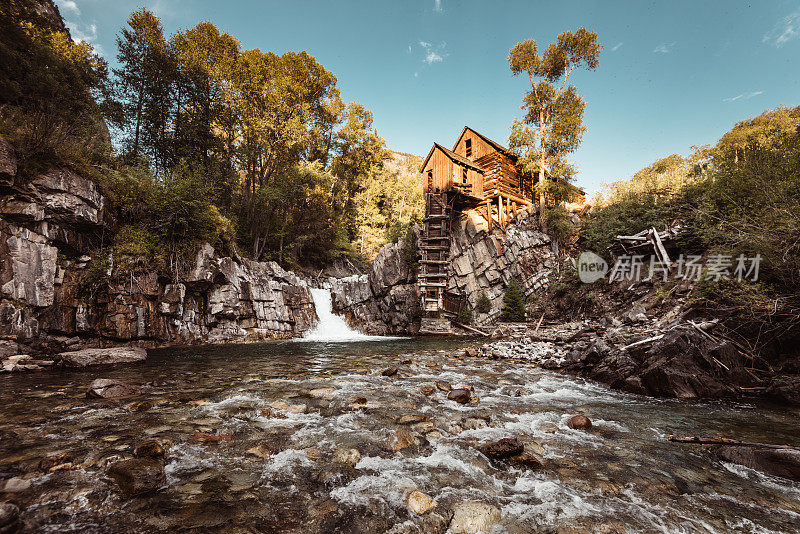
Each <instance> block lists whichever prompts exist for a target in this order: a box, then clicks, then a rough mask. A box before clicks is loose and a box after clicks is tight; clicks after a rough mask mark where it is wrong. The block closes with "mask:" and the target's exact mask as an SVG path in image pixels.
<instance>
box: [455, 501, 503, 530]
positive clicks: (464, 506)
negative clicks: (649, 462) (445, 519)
mask: <svg viewBox="0 0 800 534" xmlns="http://www.w3.org/2000/svg"><path fill="white" fill-rule="evenodd" d="M500 517H501V514H500V509H499V508H497V507H495V506H492V505H490V504H486V503H483V502H478V501H463V502H461V503H459V504H458V505H456V507H455V508H454V509H453V518H452V519H451V520H450V532H451V534H477V533H479V532H489V531H490V530H492V527H494V525H496V524H497V523H498V522H499V521H500Z"/></svg>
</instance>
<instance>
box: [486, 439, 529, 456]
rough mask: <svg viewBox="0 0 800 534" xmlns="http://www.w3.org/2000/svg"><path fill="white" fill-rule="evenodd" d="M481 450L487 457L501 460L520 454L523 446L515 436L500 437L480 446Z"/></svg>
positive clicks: (523, 448)
mask: <svg viewBox="0 0 800 534" xmlns="http://www.w3.org/2000/svg"><path fill="white" fill-rule="evenodd" d="M480 450H481V452H482V453H483V454H485V455H486V456H488V457H489V458H492V459H495V460H502V459H504V458H508V457H510V456H517V455H520V454H522V452H523V451H524V450H525V446H524V445H523V444H522V442H521V441H520V440H518V439H517V438H502V439H499V440H497V441H493V442H491V443H487V444H486V445H484V446H483V447H481V449H480Z"/></svg>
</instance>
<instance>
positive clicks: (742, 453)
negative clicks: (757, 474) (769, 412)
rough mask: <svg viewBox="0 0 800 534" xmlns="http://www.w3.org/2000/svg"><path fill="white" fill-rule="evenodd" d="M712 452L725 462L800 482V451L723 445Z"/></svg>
mask: <svg viewBox="0 0 800 534" xmlns="http://www.w3.org/2000/svg"><path fill="white" fill-rule="evenodd" d="M712 451H713V454H714V455H715V456H716V457H717V458H718V459H720V460H722V461H724V462H732V463H735V464H739V465H743V466H745V467H749V468H750V469H755V470H757V471H761V472H762V473H766V474H768V475H772V476H776V477H782V478H787V479H789V480H794V481H796V482H800V450H797V449H771V448H766V447H738V446H728V445H723V446H719V447H716V448H715V449H712Z"/></svg>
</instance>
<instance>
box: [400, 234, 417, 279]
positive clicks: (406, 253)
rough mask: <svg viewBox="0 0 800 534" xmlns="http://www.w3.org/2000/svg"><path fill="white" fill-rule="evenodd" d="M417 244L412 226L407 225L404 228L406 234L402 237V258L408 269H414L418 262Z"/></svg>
mask: <svg viewBox="0 0 800 534" xmlns="http://www.w3.org/2000/svg"><path fill="white" fill-rule="evenodd" d="M418 246H419V244H418V243H417V234H416V232H414V226H413V225H409V226H408V227H407V228H406V235H405V238H404V239H403V260H404V261H405V262H406V265H407V266H408V268H409V269H410V270H412V271H413V270H414V269H416V268H417V264H418V263H419V261H418V259H417V258H418V257H419V249H418Z"/></svg>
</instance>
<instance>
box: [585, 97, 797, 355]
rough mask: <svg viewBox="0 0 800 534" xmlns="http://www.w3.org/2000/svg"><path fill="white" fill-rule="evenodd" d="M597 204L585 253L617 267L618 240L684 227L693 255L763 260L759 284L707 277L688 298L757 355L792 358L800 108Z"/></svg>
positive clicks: (614, 189) (645, 176)
mask: <svg viewBox="0 0 800 534" xmlns="http://www.w3.org/2000/svg"><path fill="white" fill-rule="evenodd" d="M594 202H595V203H596V204H598V205H599V206H600V207H599V209H595V210H594V211H593V212H592V214H591V216H590V217H588V218H587V219H586V220H584V221H583V222H582V225H581V246H582V248H583V249H585V250H591V251H594V252H597V253H599V254H601V255H604V256H606V257H607V258H609V250H608V247H609V246H610V245H612V243H613V242H614V238H615V236H617V235H633V234H636V233H637V232H639V231H641V230H645V229H648V228H651V227H656V228H659V229H661V228H663V227H664V226H665V225H666V224H668V223H671V222H672V221H676V220H677V221H679V222H680V225H681V230H680V233H679V235H678V237H677V243H678V245H679V247H680V250H681V252H682V253H683V254H685V255H688V254H703V255H707V256H708V255H718V257H721V258H729V257H730V258H736V257H738V256H739V255H740V254H743V255H744V256H746V257H748V258H751V257H755V256H756V255H759V256H760V269H759V272H758V278H757V280H756V281H755V282H754V281H752V280H745V281H741V280H736V279H735V278H734V277H728V278H729V279H725V278H722V279H719V278H718V277H710V276H706V273H705V272H704V273H703V276H702V277H701V278H702V279H701V280H700V281H699V283H698V284H697V287H696V288H695V290H694V291H693V292H692V293H691V294H690V295H689V296H688V298H689V300H690V303H691V304H692V306H693V307H694V308H695V309H697V310H699V311H701V312H702V313H704V314H706V315H707V316H711V317H717V318H720V319H722V320H724V321H725V322H726V324H727V325H728V326H729V327H730V328H731V329H732V331H734V332H735V333H736V336H737V339H740V340H741V341H742V343H743V344H745V345H747V346H749V347H751V348H752V349H754V350H762V349H765V348H773V349H774V348H775V347H779V346H781V345H783V346H784V347H785V348H791V346H792V344H793V340H794V339H796V338H797V336H798V333H800V332H799V329H800V297H798V292H797V287H798V283H800V106H798V107H794V108H787V107H779V108H777V109H774V110H768V111H765V112H764V113H762V114H761V115H759V116H757V117H753V118H750V119H747V120H743V121H741V122H739V123H737V124H736V125H735V126H734V127H733V128H732V129H731V130H730V131H729V132H727V133H725V134H724V135H723V136H722V137H721V138H720V140H719V141H718V142H717V144H716V145H714V146H704V147H698V148H697V149H696V151H695V152H694V153H693V154H692V155H690V156H688V157H682V156H680V155H678V154H673V155H671V156H668V157H665V158H662V159H660V160H658V161H656V162H655V163H653V164H652V165H649V166H648V167H646V168H644V169H642V170H641V171H639V172H638V173H636V174H635V175H634V176H633V178H632V179H630V180H624V181H619V182H615V183H612V184H610V185H609V186H608V190H607V191H606V196H605V197H604V198H603V197H602V196H601V197H600V198H596V199H595V201H594ZM609 259H610V258H609ZM729 269H730V271H731V272H732V271H733V269H734V265H730V266H729ZM751 278H752V277H751Z"/></svg>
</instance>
